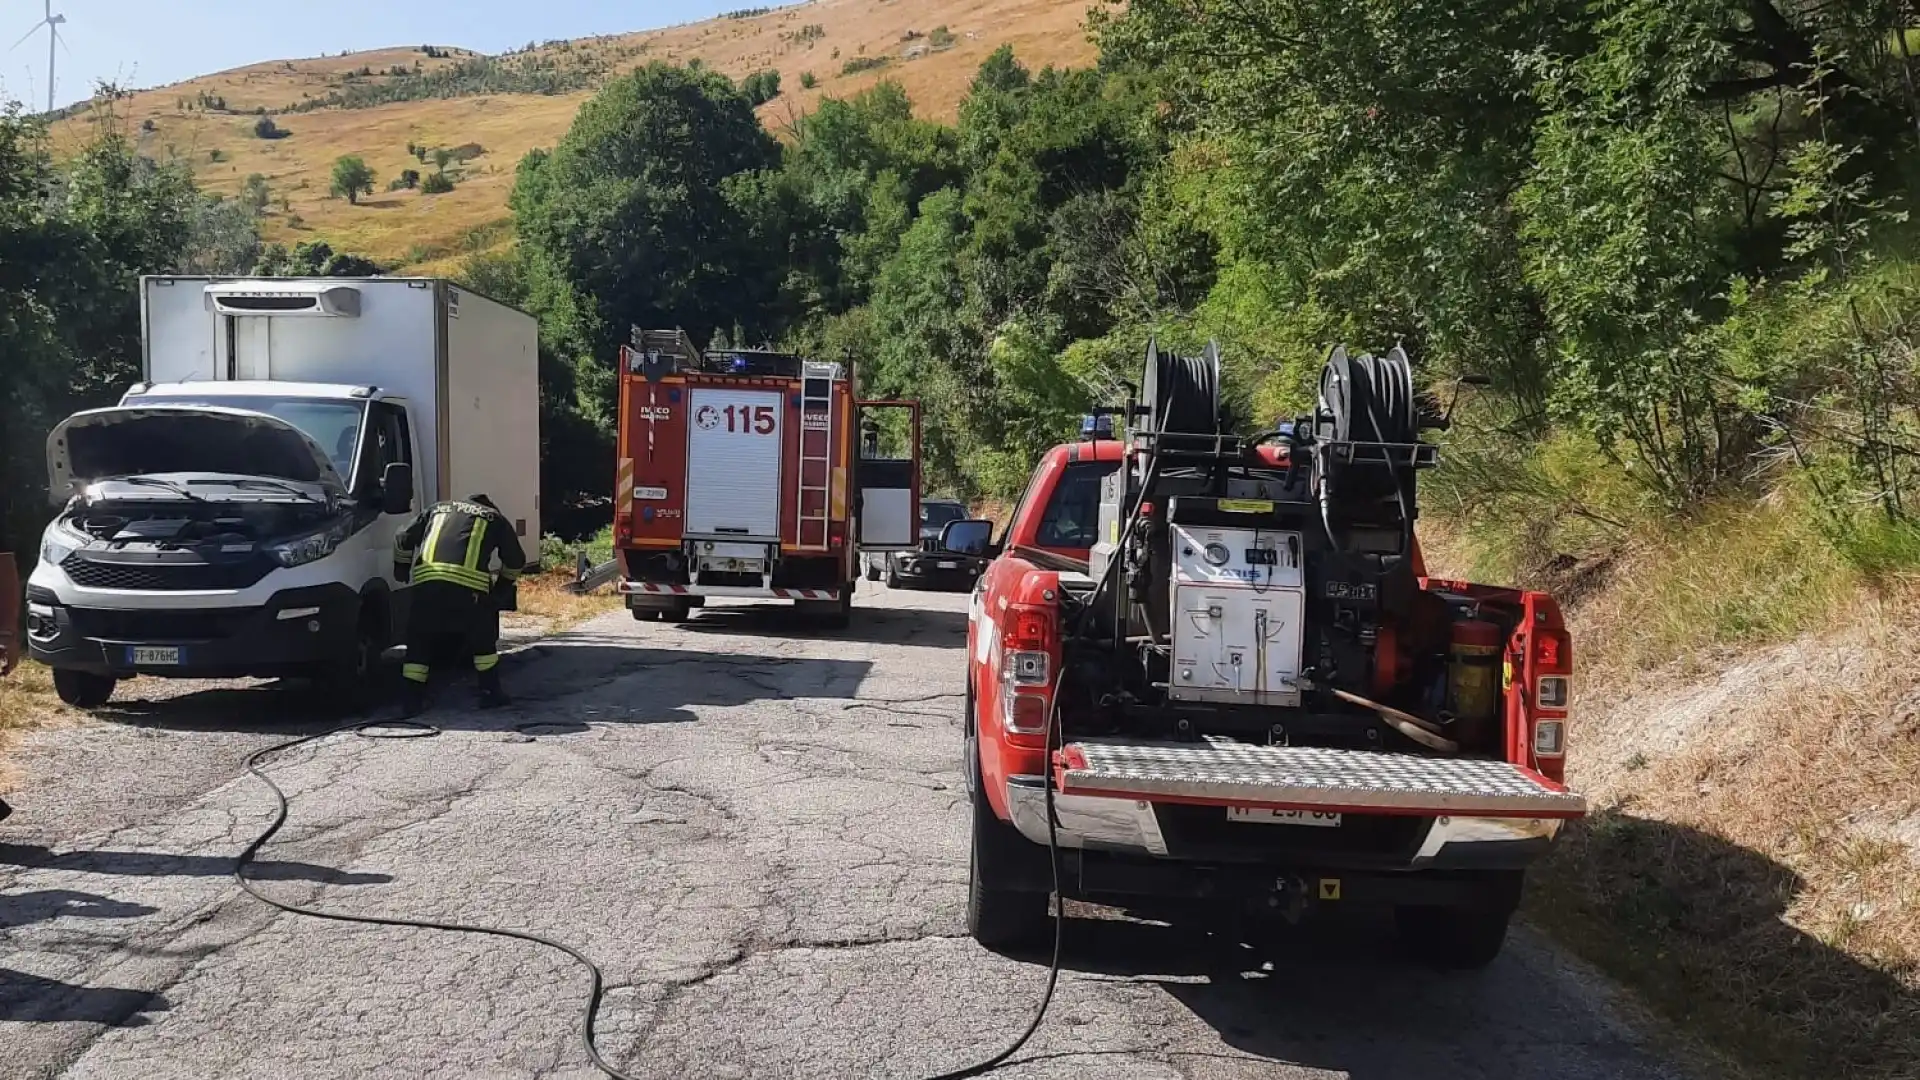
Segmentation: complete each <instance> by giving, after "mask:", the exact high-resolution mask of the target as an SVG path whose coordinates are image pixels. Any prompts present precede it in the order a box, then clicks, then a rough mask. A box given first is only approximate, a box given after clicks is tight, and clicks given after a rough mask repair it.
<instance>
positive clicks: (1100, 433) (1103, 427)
mask: <svg viewBox="0 0 1920 1080" xmlns="http://www.w3.org/2000/svg"><path fill="white" fill-rule="evenodd" d="M1080 437H1081V438H1083V439H1111V438H1113V417H1111V416H1106V415H1100V416H1083V417H1081V418H1080Z"/></svg>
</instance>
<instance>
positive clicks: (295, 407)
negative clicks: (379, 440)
mask: <svg viewBox="0 0 1920 1080" xmlns="http://www.w3.org/2000/svg"><path fill="white" fill-rule="evenodd" d="M128 404H152V405H163V406H172V405H205V406H210V407H215V408H225V409H245V410H247V411H248V412H257V413H266V414H267V415H268V416H272V417H276V418H278V419H281V420H285V421H286V422H287V423H289V424H292V425H293V426H294V427H296V428H299V429H300V430H301V431H302V432H304V433H305V434H306V436H307V437H308V438H309V439H312V440H313V441H314V442H316V443H319V444H320V449H322V450H325V451H326V452H327V457H328V458H330V459H332V461H333V468H334V471H335V472H338V473H339V474H340V475H341V476H342V477H345V478H348V479H351V478H352V476H353V454H354V450H355V448H357V447H358V446H359V445H360V425H361V422H362V421H364V420H365V419H366V409H367V406H366V403H365V402H360V401H340V400H336V399H333V398H277V397H264V396H246V397H240V396H228V395H225V394H220V395H209V396H207V397H203V398H194V397H173V396H168V397H155V398H152V399H150V400H148V401H145V402H129V403H128Z"/></svg>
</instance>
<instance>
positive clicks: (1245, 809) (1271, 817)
mask: <svg viewBox="0 0 1920 1080" xmlns="http://www.w3.org/2000/svg"><path fill="white" fill-rule="evenodd" d="M1227 820H1228V821H1254V822H1259V823H1261V824H1263V825H1310V826H1313V827H1314V828H1318V829H1337V828H1339V827H1340V815H1339V814H1337V813H1328V812H1327V811H1324V810H1269V809H1266V808H1264V807H1259V806H1229V807H1227Z"/></svg>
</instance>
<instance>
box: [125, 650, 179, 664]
mask: <svg viewBox="0 0 1920 1080" xmlns="http://www.w3.org/2000/svg"><path fill="white" fill-rule="evenodd" d="M127 663H129V664H132V665H133V666H135V667H172V666H174V665H177V664H179V663H180V647H179V646H177V645H170V646H167V647H165V648H161V647H157V646H152V645H131V646H128V647H127Z"/></svg>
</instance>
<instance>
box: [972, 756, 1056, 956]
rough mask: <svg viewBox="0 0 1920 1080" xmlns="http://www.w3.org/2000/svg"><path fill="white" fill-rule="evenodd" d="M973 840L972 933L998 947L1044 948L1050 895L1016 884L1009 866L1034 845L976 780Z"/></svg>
mask: <svg viewBox="0 0 1920 1080" xmlns="http://www.w3.org/2000/svg"><path fill="white" fill-rule="evenodd" d="M972 802H973V844H972V847H971V850H970V852H969V857H968V860H967V933H969V934H971V935H972V936H973V940H975V941H977V942H979V943H980V944H982V945H984V946H986V947H987V948H989V949H992V950H993V951H995V952H1008V951H1024V950H1030V949H1035V948H1039V947H1040V946H1041V945H1044V944H1045V943H1046V941H1047V931H1048V918H1047V902H1048V899H1049V897H1048V894H1046V893H1044V892H1031V891H1026V890H1022V889H1018V888H1015V887H1013V886H1012V884H1011V883H1010V882H1008V881H1007V880H1006V878H1007V868H1008V867H1009V866H1011V865H1016V860H1018V859H1020V858H1021V857H1022V856H1029V855H1031V852H1030V851H1028V850H1027V849H1029V848H1031V847H1032V845H1031V844H1030V843H1028V842H1027V838H1026V837H1024V836H1021V835H1020V834H1019V833H1018V832H1017V831H1015V830H1014V827H1013V826H1011V825H1009V824H1007V823H1006V822H1004V821H1001V820H1000V819H999V818H998V817H996V816H994V813H993V807H992V806H991V805H990V804H989V803H988V802H987V794H986V790H985V787H984V785H982V784H980V783H975V784H974V785H973V800H972Z"/></svg>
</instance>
